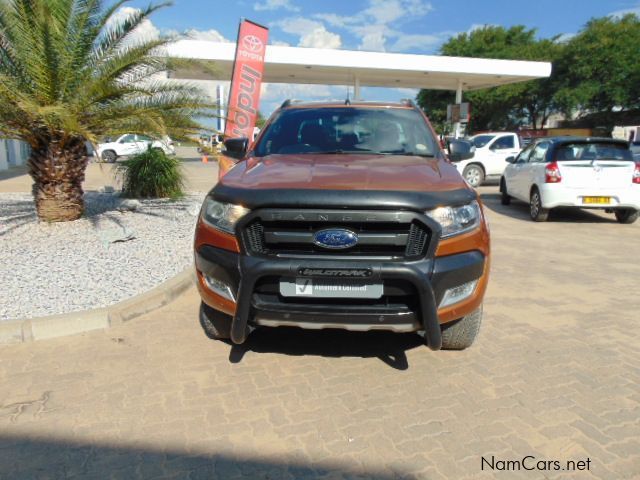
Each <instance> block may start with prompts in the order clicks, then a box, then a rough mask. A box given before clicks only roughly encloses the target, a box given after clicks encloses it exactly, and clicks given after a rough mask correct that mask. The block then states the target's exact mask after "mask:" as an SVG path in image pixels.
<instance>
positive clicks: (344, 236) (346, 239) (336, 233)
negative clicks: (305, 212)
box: [313, 228, 358, 249]
mask: <svg viewBox="0 0 640 480" xmlns="http://www.w3.org/2000/svg"><path fill="white" fill-rule="evenodd" d="M313 240H314V243H315V244H316V245H319V246H320V247H324V248H333V249H342V248H349V247H353V246H354V245H355V244H356V243H358V235H357V234H356V233H355V232H352V231H351V230H347V229H345V228H326V229H324V230H319V231H317V232H316V233H315V234H314V235H313Z"/></svg>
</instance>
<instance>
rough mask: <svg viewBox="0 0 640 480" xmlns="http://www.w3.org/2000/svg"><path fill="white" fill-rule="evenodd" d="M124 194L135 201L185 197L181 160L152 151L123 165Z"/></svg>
mask: <svg viewBox="0 0 640 480" xmlns="http://www.w3.org/2000/svg"><path fill="white" fill-rule="evenodd" d="M116 172H117V175H119V176H120V177H122V194H123V195H124V196H126V197H133V198H166V197H169V198H178V197H182V196H183V195H184V191H183V189H184V176H183V173H182V168H181V165H180V160H178V159H177V158H172V157H168V156H167V155H166V154H165V153H164V152H163V151H162V150H160V149H152V148H150V149H149V150H147V151H146V152H144V153H139V154H138V155H134V156H133V157H131V158H129V159H127V160H125V161H124V162H121V163H120V164H119V165H118V167H117V170H116Z"/></svg>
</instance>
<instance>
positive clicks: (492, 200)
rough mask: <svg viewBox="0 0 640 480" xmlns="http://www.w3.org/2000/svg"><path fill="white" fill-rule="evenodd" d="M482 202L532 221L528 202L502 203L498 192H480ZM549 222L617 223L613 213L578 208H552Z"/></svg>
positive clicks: (500, 212)
mask: <svg viewBox="0 0 640 480" xmlns="http://www.w3.org/2000/svg"><path fill="white" fill-rule="evenodd" d="M480 198H481V199H482V203H483V204H484V205H485V206H486V207H487V208H488V209H489V210H492V211H494V212H496V213H499V214H501V215H506V216H508V217H511V218H514V219H516V220H524V221H526V222H531V223H533V222H532V220H531V217H530V216H529V204H528V203H525V202H521V201H520V200H515V199H513V198H512V199H511V204H510V205H502V204H501V203H500V194H499V193H497V192H496V193H481V194H480ZM548 221H550V222H566V223H618V222H617V221H616V218H615V217H614V216H613V214H608V217H602V216H600V215H598V214H596V213H592V212H590V211H588V210H582V209H580V208H562V207H559V208H554V209H553V210H552V211H551V214H550V215H549V220H548Z"/></svg>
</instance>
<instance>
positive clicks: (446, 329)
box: [440, 305, 482, 350]
mask: <svg viewBox="0 0 640 480" xmlns="http://www.w3.org/2000/svg"><path fill="white" fill-rule="evenodd" d="M481 323H482V305H480V307H478V309H477V310H474V311H473V312H471V313H470V314H469V315H466V316H464V317H462V318H461V319H459V320H454V321H453V322H449V323H445V324H444V325H441V326H440V328H441V329H442V348H443V349H444V350H464V349H465V348H469V347H470V346H471V345H472V344H473V342H474V341H475V339H476V337H477V336H478V332H479V331H480V324H481Z"/></svg>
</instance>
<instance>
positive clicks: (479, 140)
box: [471, 135, 496, 148]
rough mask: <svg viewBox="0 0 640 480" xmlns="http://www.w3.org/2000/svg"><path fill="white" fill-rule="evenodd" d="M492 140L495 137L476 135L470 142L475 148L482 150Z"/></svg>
mask: <svg viewBox="0 0 640 480" xmlns="http://www.w3.org/2000/svg"><path fill="white" fill-rule="evenodd" d="M494 138H496V136H495V135H476V136H475V137H472V138H471V141H472V142H473V144H474V145H475V146H476V148H482V147H484V146H485V145H486V144H487V143H489V142H490V141H491V140H493V139H494Z"/></svg>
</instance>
